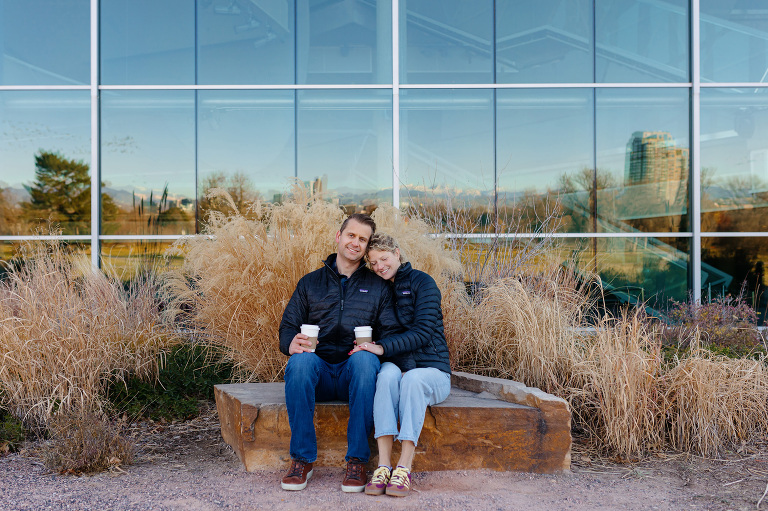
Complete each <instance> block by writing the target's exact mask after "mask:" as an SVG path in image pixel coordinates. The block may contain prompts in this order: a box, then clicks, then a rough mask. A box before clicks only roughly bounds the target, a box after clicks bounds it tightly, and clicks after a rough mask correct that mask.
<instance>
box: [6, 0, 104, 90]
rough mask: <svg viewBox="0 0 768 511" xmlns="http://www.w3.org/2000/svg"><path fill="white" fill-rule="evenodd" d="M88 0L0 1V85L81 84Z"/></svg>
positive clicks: (86, 62)
mask: <svg viewBox="0 0 768 511" xmlns="http://www.w3.org/2000/svg"><path fill="white" fill-rule="evenodd" d="M90 11H91V3H90V2H89V1H88V0H24V1H23V2H22V1H14V0H5V1H0V85H85V84H88V83H90V81H91V78H90V75H91V65H90V62H91V46H90V40H91V28H90V25H91V24H90Z"/></svg>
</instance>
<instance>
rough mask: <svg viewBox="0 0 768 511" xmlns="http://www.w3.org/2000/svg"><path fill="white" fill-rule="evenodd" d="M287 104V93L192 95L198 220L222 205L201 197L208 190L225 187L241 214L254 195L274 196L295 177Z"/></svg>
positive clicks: (290, 103)
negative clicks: (195, 121)
mask: <svg viewBox="0 0 768 511" xmlns="http://www.w3.org/2000/svg"><path fill="white" fill-rule="evenodd" d="M293 103H294V92H293V91H200V92H199V93H198V109H197V118H198V153H197V154H198V163H197V165H198V174H199V177H198V194H199V202H198V219H199V220H200V221H203V220H205V218H206V216H207V214H208V212H209V211H210V210H211V209H217V210H221V208H222V207H224V205H223V204H220V201H215V200H209V199H206V194H207V193H208V191H209V190H210V189H211V188H223V189H225V190H227V191H228V192H229V193H230V195H231V196H232V198H233V200H234V201H235V204H236V205H237V206H238V209H239V210H240V212H241V213H246V212H247V209H248V204H250V203H252V202H253V201H255V200H256V199H261V200H266V201H272V200H275V199H279V196H280V194H281V193H282V192H284V191H285V190H286V188H287V187H288V185H289V178H292V177H293V176H294V175H295V169H294V149H295V136H294V104H293ZM225 210H226V211H228V208H226V207H225Z"/></svg>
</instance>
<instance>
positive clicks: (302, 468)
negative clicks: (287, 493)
mask: <svg viewBox="0 0 768 511" xmlns="http://www.w3.org/2000/svg"><path fill="white" fill-rule="evenodd" d="M311 478H312V463H304V462H303V461H299V460H291V468H290V469H288V473H287V474H285V476H284V477H283V480H282V481H281V482H280V486H282V487H283V490H303V489H304V488H306V487H307V481H309V480H310V479H311Z"/></svg>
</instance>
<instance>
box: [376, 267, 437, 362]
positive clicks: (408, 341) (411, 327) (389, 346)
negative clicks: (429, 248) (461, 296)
mask: <svg viewBox="0 0 768 511" xmlns="http://www.w3.org/2000/svg"><path fill="white" fill-rule="evenodd" d="M410 277H411V279H410V284H411V285H410V289H409V291H410V293H411V294H412V298H413V305H412V306H413V316H412V317H413V320H412V321H411V322H410V324H406V325H404V326H405V327H406V328H407V330H405V331H404V332H402V333H399V334H395V335H390V336H387V337H386V338H383V339H381V340H380V341H379V344H381V345H382V346H383V347H384V356H385V357H392V356H396V355H400V354H402V353H408V352H412V351H416V350H418V349H420V348H422V347H423V346H425V345H426V344H428V343H429V342H430V340H431V339H432V336H433V334H434V333H435V330H436V328H437V326H438V323H439V321H440V320H441V318H442V313H441V309H440V302H441V295H440V289H438V287H437V284H436V283H435V280H434V279H433V278H432V277H430V276H429V275H428V274H426V273H423V272H413V273H412V274H411V275H410ZM400 289H402V288H398V287H397V286H396V289H395V293H396V294H397V293H398V292H399V291H400ZM397 302H398V297H397V296H395V303H397ZM398 306H399V304H398Z"/></svg>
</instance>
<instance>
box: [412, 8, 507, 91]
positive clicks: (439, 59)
mask: <svg viewBox="0 0 768 511" xmlns="http://www.w3.org/2000/svg"><path fill="white" fill-rule="evenodd" d="M400 16H401V17H400V27H401V29H400V81H401V83H493V1H492V0H474V1H472V2H467V1H465V0H400ZM403 28H405V30H403Z"/></svg>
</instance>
